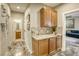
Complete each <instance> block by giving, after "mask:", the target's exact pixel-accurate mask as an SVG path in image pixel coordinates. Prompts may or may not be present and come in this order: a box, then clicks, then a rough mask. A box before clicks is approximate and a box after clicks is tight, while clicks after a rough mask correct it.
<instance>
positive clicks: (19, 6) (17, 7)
mask: <svg viewBox="0 0 79 59" xmlns="http://www.w3.org/2000/svg"><path fill="white" fill-rule="evenodd" d="M43 4H44V5H47V6H51V7H56V6H58V5H59V4H60V3H43ZM9 6H10V9H11V11H14V12H20V13H24V12H25V10H26V8H28V6H29V3H9Z"/></svg>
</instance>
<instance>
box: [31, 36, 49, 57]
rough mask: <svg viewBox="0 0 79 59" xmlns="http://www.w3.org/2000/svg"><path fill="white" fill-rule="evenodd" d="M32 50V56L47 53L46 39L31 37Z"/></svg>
mask: <svg viewBox="0 0 79 59" xmlns="http://www.w3.org/2000/svg"><path fill="white" fill-rule="evenodd" d="M32 51H33V55H34V56H46V55H48V39H43V40H36V39H34V38H33V39H32Z"/></svg>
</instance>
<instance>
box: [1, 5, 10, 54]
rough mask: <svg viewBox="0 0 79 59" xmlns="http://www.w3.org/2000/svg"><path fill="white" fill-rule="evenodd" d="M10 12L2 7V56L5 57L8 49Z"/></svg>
mask: <svg viewBox="0 0 79 59" xmlns="http://www.w3.org/2000/svg"><path fill="white" fill-rule="evenodd" d="M7 12H8V11H7V10H6V9H5V8H4V5H0V54H1V55H5V52H6V51H7V48H8V29H9V28H8V19H9V16H8V13H7Z"/></svg>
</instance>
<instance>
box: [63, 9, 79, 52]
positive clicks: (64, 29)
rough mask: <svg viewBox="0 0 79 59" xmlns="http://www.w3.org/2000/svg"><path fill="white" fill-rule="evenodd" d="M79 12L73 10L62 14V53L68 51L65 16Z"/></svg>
mask: <svg viewBox="0 0 79 59" xmlns="http://www.w3.org/2000/svg"><path fill="white" fill-rule="evenodd" d="M75 11H79V8H78V9H73V10H69V11H66V12H64V13H62V51H65V49H66V40H65V39H66V17H65V15H66V14H68V13H71V12H75Z"/></svg>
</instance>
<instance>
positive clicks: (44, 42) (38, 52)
mask: <svg viewBox="0 0 79 59" xmlns="http://www.w3.org/2000/svg"><path fill="white" fill-rule="evenodd" d="M61 48H62V39H61V36H56V37H50V38H48V39H41V40H36V39H34V38H33V39H32V52H33V55H34V56H46V55H53V54H55V53H56V52H58V51H60V50H61Z"/></svg>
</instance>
